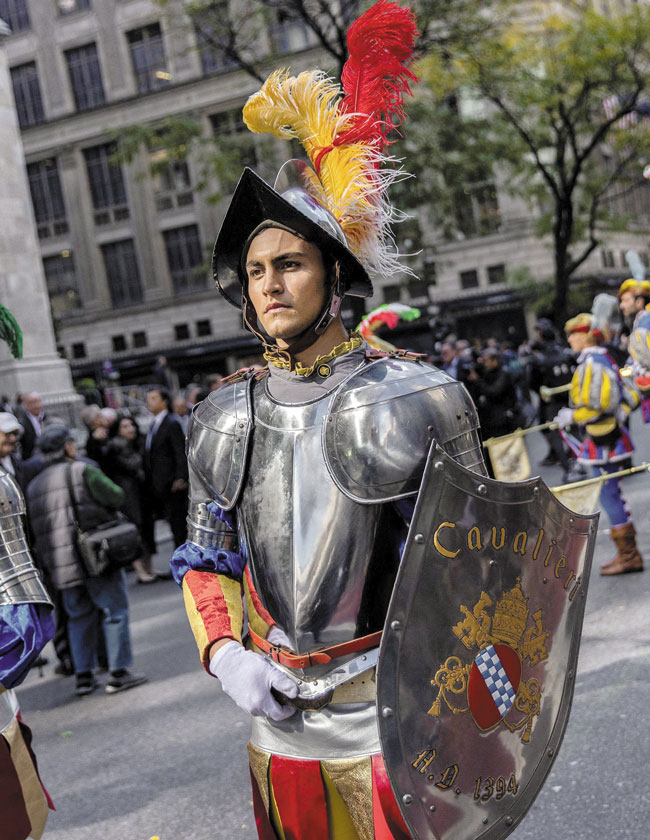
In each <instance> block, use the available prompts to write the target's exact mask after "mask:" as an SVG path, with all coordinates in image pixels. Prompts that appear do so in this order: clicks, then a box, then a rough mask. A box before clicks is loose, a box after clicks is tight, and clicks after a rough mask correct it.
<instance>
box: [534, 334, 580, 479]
mask: <svg viewBox="0 0 650 840" xmlns="http://www.w3.org/2000/svg"><path fill="white" fill-rule="evenodd" d="M535 330H536V332H537V339H536V341H535V342H533V344H532V347H531V356H530V359H529V362H528V384H529V387H530V389H531V391H534V392H535V393H536V394H537V396H538V397H539V409H538V419H539V422H540V423H548V422H550V421H551V420H553V418H554V417H555V416H556V415H557V414H558V412H559V411H560V409H561V408H563V407H565V406H567V405H568V404H569V392H568V390H567V391H557V392H556V393H554V394H552V395H551V396H550V398H548V399H542V397H541V396H540V391H541V388H558V387H561V386H563V385H566V384H568V383H569V382H570V381H571V377H572V376H573V371H574V370H575V368H576V361H575V357H574V356H573V354H572V353H571V351H570V350H569V349H568V348H567V347H565V346H564V345H562V344H561V343H560V341H559V339H558V335H557V332H556V330H555V327H554V326H553V323H552V322H551V321H550V320H549V319H548V318H540V319H539V320H538V321H537V324H536V325H535ZM544 437H545V438H546V440H547V442H548V446H549V449H548V452H547V453H546V455H545V456H544V458H543V459H542V461H541V462H540V465H541V466H546V467H548V466H552V465H553V464H560V465H561V467H562V470H563V481H564V482H565V483H568V482H571V481H579V480H580V478H582V473H581V472H580V471H579V470H578V468H577V466H576V465H575V464H574V463H573V462H572V461H571V459H570V458H569V455H568V453H567V451H566V449H565V446H564V443H563V442H562V437H561V436H560V433H559V431H558V430H557V429H552V430H547V431H545V432H544Z"/></svg>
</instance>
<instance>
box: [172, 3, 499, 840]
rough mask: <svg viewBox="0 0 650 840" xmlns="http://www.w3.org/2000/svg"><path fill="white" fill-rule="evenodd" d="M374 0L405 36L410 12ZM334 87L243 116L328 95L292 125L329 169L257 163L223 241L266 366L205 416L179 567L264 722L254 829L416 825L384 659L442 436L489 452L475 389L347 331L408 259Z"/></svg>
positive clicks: (225, 290) (307, 831)
mask: <svg viewBox="0 0 650 840" xmlns="http://www.w3.org/2000/svg"><path fill="white" fill-rule="evenodd" d="M380 6H381V8H382V9H386V8H389V9H391V10H393V11H394V10H397V11H396V12H395V14H396V16H397V18H398V20H399V21H400V23H399V25H401V26H402V27H405V26H406V24H409V25H410V29H409V38H410V40H411V42H412V40H413V37H414V26H413V23H412V20H411V15H410V12H408V10H404V9H398V8H397V7H396V6H394V5H393V4H380ZM377 8H379V7H373V8H372V9H371V10H370V11H369V12H368V13H366V15H365V16H364V17H362V18H361V19H360V20H359V21H358V22H357V25H358V24H360V23H361V22H362V21H364V18H365V19H366V22H367V16H368V15H371V14H372V13H373V12H374V10H375V9H377ZM391 28H392V29H393V30H394V31H395V32H396V33H397V34H396V38H397V41H398V42H400V43H402V44H403V43H404V42H405V40H406V36H405V35H404V36H402V35H400V34H399V33H400V29H399V28H398V24H397V23H393V25H392V27H386V31H390V30H391ZM351 34H352V33H350V36H349V37H351ZM331 90H335V91H336V92H337V93H336V97H338V86H335V85H334V84H333V83H332V82H331V81H330V80H328V79H327V78H326V77H324V76H323V75H322V74H320V73H313V72H312V73H302V74H300V76H298V77H297V78H291V77H289V76H288V74H286V73H282V72H280V73H276V74H273V75H272V76H271V77H270V78H269V80H267V82H266V83H265V85H264V86H263V88H262V90H261V91H260V92H259V93H258V94H256V95H255V96H253V97H251V99H250V100H249V102H248V103H247V105H246V107H245V109H244V119H245V121H246V123H247V124H248V126H249V128H254V130H256V131H261V130H276V131H279V132H282V136H288V135H287V134H286V133H285V132H287V131H288V130H289V129H288V128H287V126H288V125H291V124H292V121H291V118H290V117H289V115H288V113H287V111H286V110H284V111H283V113H282V121H281V122H279V123H278V122H277V121H276V120H275V119H274V118H273V115H274V114H275V110H274V109H275V108H276V105H277V103H279V102H282V103H287V102H293V103H295V102H297V101H299V100H300V99H301V98H302V100H303V101H307V100H309V101H310V104H311V106H312V108H311V111H310V113H311V114H312V115H313V113H314V112H316V111H318V110H319V109H320V123H319V125H318V126H314V125H313V124H311V125H310V126H308V128H307V130H306V134H307V136H309V137H312V138H313V137H314V136H315V135H314V132H315V131H316V132H319V133H318V136H317V137H316V141H311V145H310V141H309V140H305V138H304V137H302V135H301V133H300V129H299V128H296V129H295V136H298V137H300V138H301V139H303V142H304V144H305V147H306V149H307V151H308V153H309V154H310V158H311V160H312V162H313V163H314V169H311V168H309V167H308V166H306V165H305V164H301V163H300V162H298V161H291V162H289V163H288V164H285V166H284V167H283V169H282V171H281V173H280V175H279V176H278V179H276V184H275V188H271V187H270V186H268V185H267V184H266V183H265V182H264V181H263V180H262V179H261V178H259V177H258V176H257V175H256V174H255V173H254V172H253V171H252V170H250V169H246V170H245V171H244V174H243V176H242V178H241V179H240V181H239V184H238V186H237V188H236V190H235V193H234V196H233V198H232V201H231V204H230V206H229V208H228V211H227V213H226V217H225V219H224V222H223V225H222V228H221V231H220V233H219V236H218V238H217V241H216V244H215V251H214V258H213V266H214V273H215V280H216V283H217V286H218V289H219V291H220V292H221V293H222V294H223V295H224V296H225V297H226V299H227V300H228V301H229V302H230V303H231V304H233V305H235V306H237V307H238V308H240V309H241V311H242V313H243V320H244V325H245V326H246V328H247V329H249V330H251V331H252V332H254V333H255V334H256V335H257V336H258V337H259V338H260V340H261V341H262V342H263V344H264V348H265V353H264V355H265V359H266V361H267V362H268V367H266V368H265V369H262V370H253V369H250V370H248V371H240V372H238V373H237V374H235V375H233V376H231V377H229V379H227V380H226V381H225V384H224V385H223V386H222V387H221V388H220V389H219V390H217V391H213V392H211V393H210V394H209V395H208V396H207V397H206V399H205V400H204V401H203V402H201V403H200V404H199V405H198V406H196V407H195V409H194V413H193V417H192V420H191V423H190V428H189V432H188V442H187V451H188V460H189V473H190V505H189V516H188V542H187V543H185V544H184V545H183V546H181V547H179V548H178V549H177V550H176V552H175V553H174V556H173V558H172V569H173V572H174V577H175V579H176V580H177V582H179V583H181V584H182V588H183V593H184V597H185V602H186V607H187V612H188V617H189V621H190V624H191V626H192V629H193V631H194V634H195V637H196V641H197V644H198V647H199V651H200V655H201V660H202V662H203V665H204V667H205V668H206V670H207V671H208V672H209V673H211V674H212V675H214V676H216V677H218V678H219V679H220V681H221V684H222V688H223V689H224V691H225V692H226V693H227V694H228V695H230V697H231V698H232V699H234V700H235V702H236V703H237V704H238V705H239V706H240V707H241V708H242V709H244V710H246V711H248V712H249V713H250V714H251V716H252V729H253V731H252V736H251V740H250V744H249V759H250V766H251V776H252V785H253V799H254V808H255V815H256V822H257V829H258V833H259V836H260V837H261V838H265V839H266V838H268V840H271V838H278V837H285V836H286V837H288V836H291V837H295V838H304V839H305V840H307V839H308V840H314V838H329V837H331V838H333V837H336V838H343V837H346V838H347V837H349V838H359V840H371V838H375V837H376V838H385V840H389V838H400V839H401V840H407V838H408V837H409V833H408V831H407V829H406V827H405V825H404V823H403V820H402V818H401V816H400V813H399V810H398V807H397V805H396V802H395V799H394V797H393V794H392V791H391V788H390V784H389V783H388V779H387V774H386V770H385V767H384V764H383V760H382V757H381V753H380V746H379V738H378V730H377V722H376V704H375V671H374V667H373V666H374V663H375V662H376V654H377V647H378V645H379V641H380V636H381V632H382V627H383V622H384V617H385V614H386V610H387V606H388V601H389V599H390V595H391V591H392V586H393V582H394V579H395V575H396V572H397V569H398V565H399V561H400V553H401V549H402V547H403V545H404V540H405V537H406V533H407V528H408V522H409V518H410V516H411V513H412V510H413V503H414V501H415V497H416V495H417V492H418V489H419V485H420V480H421V477H422V472H423V469H424V465H425V462H426V458H427V452H428V450H429V447H430V445H431V442H432V441H434V440H435V441H437V442H438V443H439V444H440V445H441V446H443V447H444V449H445V450H446V451H447V452H448V453H449V454H450V455H451V456H452V457H454V458H456V459H457V460H458V461H459V463H461V464H463V465H464V466H466V467H468V468H470V469H473V470H478V471H480V472H482V473H484V465H483V461H482V454H481V444H480V438H479V434H478V423H477V418H476V413H475V410H474V407H473V405H472V403H471V400H470V399H469V397H468V394H467V392H466V390H465V388H464V387H463V385H461V384H460V383H458V382H455V381H454V380H452V379H451V377H449V376H447V375H446V374H444V373H442V372H441V371H439V370H437V369H435V368H433V367H430V366H429V365H427V364H424V363H423V362H422V361H420V360H419V358H417V357H415V356H412V355H410V354H407V353H402V352H395V353H382V352H373V351H372V350H371V349H370V348H369V347H368V346H367V345H366V344H365V343H364V341H363V339H362V338H361V337H360V336H359V335H357V334H355V333H353V334H351V335H348V333H347V331H346V330H345V327H344V325H343V322H342V319H341V315H340V306H341V301H342V299H343V297H344V296H345V295H346V294H349V295H356V296H360V297H368V296H370V295H371V294H372V284H371V280H370V276H369V270H377V269H380V268H382V267H383V268H384V269H386V268H388V269H391V268H396V267H397V265H398V264H397V262H396V260H395V255H394V254H391V251H390V248H389V247H386V230H385V227H384V222H385V221H386V220H387V217H388V215H389V214H388V212H387V204H386V200H385V198H384V197H383V188H384V187H385V182H384V181H382V178H381V173H380V167H379V166H378V165H377V163H378V158H377V144H374V146H372V148H371V147H370V145H368V144H365V145H364V143H362V142H357V144H356V147H355V148H354V151H355V155H356V157H354V156H352V155H351V154H350V151H351V149H352V148H353V147H352V146H346V145H345V144H344V143H341V144H338V145H337V143H336V139H337V137H339V136H340V135H336V136H334V135H330V136H328V135H327V132H326V131H325V130H324V129H323V126H324V125H325V126H327V125H329V126H337V128H334V129H332V130H333V131H335V132H336V131H340V130H341V128H343V127H345V123H341V122H338V123H337V122H336V119H335V118H334V117H335V116H336V115H337V114H338V115H339V116H340V112H339V111H338V108H339V105H338V99H337V98H336V99H335V97H334V96H333V95H332V94H331ZM278 107H279V106H278ZM330 108H332V109H335V111H334V112H333V113H329V111H328V109H330ZM355 110H356V109H355ZM364 119H365V120H366V121H369V120H370V117H368V116H366V117H364ZM296 124H299V119H298V118H297V119H296ZM274 126H275V129H274V128H273V127H274ZM278 126H282V127H281V128H278ZM321 129H322V131H321ZM357 138H358V135H357ZM314 143H315V144H314ZM324 150H326V153H325V152H324ZM364 156H365V163H364V166H363V167H362V168H361V169H360V168H359V160H361V161H362V162H363V161H364ZM351 163H352V164H353V169H354V167H356V169H355V170H354V171H353V169H350V164H351ZM326 185H327V186H326ZM337 189H338V190H339V192H337ZM355 190H356V191H357V192H356V194H355ZM344 194H345V195H347V200H348V204H347V205H346V203H345V195H344ZM350 195H351V196H352V201H353V203H352V204H350V203H349V201H350ZM337 208H338V209H337ZM380 208H381V213H380V212H379V210H380ZM334 209H336V215H335V214H334V213H333V212H332V211H333V210H334ZM380 215H381V216H382V218H381V219H380V218H379V217H380ZM242 600H243V601H244V603H245V607H246V609H245V610H244V607H243V605H242ZM245 617H247V625H246V624H245ZM314 685H315V686H317V687H318V686H322V687H323V688H322V689H318V688H316V689H314Z"/></svg>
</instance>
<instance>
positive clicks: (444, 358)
mask: <svg viewBox="0 0 650 840" xmlns="http://www.w3.org/2000/svg"><path fill="white" fill-rule="evenodd" d="M459 364H460V360H459V358H458V354H457V352H456V347H455V346H454V344H452V343H451V342H450V341H443V342H442V344H441V345H440V368H441V369H442V370H444V372H445V373H448V374H449V376H451V377H453V378H454V379H458V366H459Z"/></svg>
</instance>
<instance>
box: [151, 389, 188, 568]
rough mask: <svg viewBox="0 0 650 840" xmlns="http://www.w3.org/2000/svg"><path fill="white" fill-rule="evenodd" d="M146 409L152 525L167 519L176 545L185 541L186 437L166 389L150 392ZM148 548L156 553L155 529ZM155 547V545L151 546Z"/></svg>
mask: <svg viewBox="0 0 650 840" xmlns="http://www.w3.org/2000/svg"><path fill="white" fill-rule="evenodd" d="M147 408H148V409H149V411H150V412H151V413H152V414H153V422H152V423H151V426H150V428H149V432H148V433H147V439H146V442H145V453H144V468H145V475H146V482H147V493H146V496H147V500H148V502H149V504H150V513H149V515H148V519H149V522H153V521H154V520H155V519H166V520H167V522H168V523H169V526H170V528H171V529H172V535H173V538H174V545H175V546H179V545H182V543H184V542H185V540H186V535H187V524H186V522H185V519H186V517H187V491H188V470H187V457H186V455H185V436H184V434H183V430H182V428H181V426H180V423H179V422H178V420H177V419H176V418H175V417H174V416H173V415H172V414H171V413H170V409H171V395H170V394H169V391H166V390H165V389H164V388H158V387H156V388H151V389H150V390H149V391H148V392H147ZM148 544H149V548H150V549H151V550H152V554H153V553H155V550H156V547H155V541H154V539H153V527H152V528H151V531H150V532H149V534H148ZM152 544H153V545H152Z"/></svg>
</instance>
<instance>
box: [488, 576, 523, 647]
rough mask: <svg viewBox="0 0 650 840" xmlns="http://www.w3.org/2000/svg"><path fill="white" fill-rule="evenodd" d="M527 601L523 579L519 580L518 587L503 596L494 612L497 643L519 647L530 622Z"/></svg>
mask: <svg viewBox="0 0 650 840" xmlns="http://www.w3.org/2000/svg"><path fill="white" fill-rule="evenodd" d="M527 601H528V598H525V597H524V593H523V592H522V591H521V579H520V578H517V585H516V586H515V587H514V588H513V589H511V590H510V592H505V593H504V594H503V596H502V597H501V600H500V601H499V603H498V604H497V605H496V609H495V610H494V618H493V620H492V638H493V640H494V641H495V642H505V643H506V644H509V645H512V647H515V648H516V647H518V645H519V643H520V641H521V637H522V636H523V634H524V630H525V629H526V624H527V622H528V612H529V610H528V605H527Z"/></svg>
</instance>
